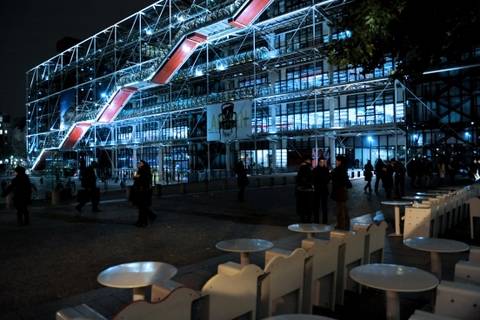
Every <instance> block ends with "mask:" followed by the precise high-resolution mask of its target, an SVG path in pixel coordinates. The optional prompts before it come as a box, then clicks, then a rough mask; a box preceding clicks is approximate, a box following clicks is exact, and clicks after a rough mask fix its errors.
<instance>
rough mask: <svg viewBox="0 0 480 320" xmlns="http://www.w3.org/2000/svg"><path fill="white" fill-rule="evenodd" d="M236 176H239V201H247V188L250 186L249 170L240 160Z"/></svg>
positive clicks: (236, 167)
mask: <svg viewBox="0 0 480 320" xmlns="http://www.w3.org/2000/svg"><path fill="white" fill-rule="evenodd" d="M234 171H235V174H236V175H237V185H238V201H240V202H243V201H245V188H246V187H247V185H248V177H247V170H245V166H244V165H243V162H242V161H241V160H240V161H238V162H237V164H236V165H235V169H234Z"/></svg>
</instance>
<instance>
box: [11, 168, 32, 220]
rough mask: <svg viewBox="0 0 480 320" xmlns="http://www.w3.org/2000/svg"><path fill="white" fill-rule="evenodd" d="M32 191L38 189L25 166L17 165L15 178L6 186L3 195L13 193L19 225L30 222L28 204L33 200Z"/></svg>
mask: <svg viewBox="0 0 480 320" xmlns="http://www.w3.org/2000/svg"><path fill="white" fill-rule="evenodd" d="M32 191H36V189H35V187H34V186H33V184H32V183H31V182H30V178H29V177H28V175H27V174H26V173H25V168H24V167H21V166H18V167H16V168H15V178H13V179H12V182H11V183H10V184H9V185H8V186H7V187H6V188H5V191H4V192H3V196H4V197H6V196H8V195H9V194H10V193H12V194H13V205H14V206H15V209H16V210H17V223H18V225H19V226H27V225H29V224H30V213H29V212H28V207H27V206H28V205H29V204H31V202H32Z"/></svg>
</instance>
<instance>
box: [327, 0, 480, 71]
mask: <svg viewBox="0 0 480 320" xmlns="http://www.w3.org/2000/svg"><path fill="white" fill-rule="evenodd" d="M332 27H334V28H335V29H336V30H339V31H342V30H350V31H351V37H350V38H348V39H345V40H337V41H332V42H331V43H329V45H328V46H327V48H326V50H327V52H326V53H327V56H328V58H329V60H330V62H331V63H334V64H338V65H341V66H346V65H348V64H351V65H355V66H362V67H363V68H364V72H371V71H372V70H373V69H374V68H375V67H377V66H380V65H382V64H383V62H384V60H385V56H387V55H389V56H391V57H393V58H394V60H395V61H396V62H397V64H398V66H397V70H396V73H397V74H396V75H397V76H403V75H410V76H416V75H419V74H421V73H422V72H423V71H425V70H428V69H429V68H431V67H437V66H441V65H453V64H456V63H459V62H460V61H462V62H463V63H466V62H468V61H466V57H465V54H468V53H471V52H473V50H474V49H475V47H479V45H480V1H479V0H458V1H438V0H436V1H433V0H421V1H418V0H390V1H388V0H357V1H353V2H352V3H350V4H348V5H346V6H345V7H344V14H343V15H342V17H341V18H339V19H338V20H336V21H335V22H333V25H332Z"/></svg>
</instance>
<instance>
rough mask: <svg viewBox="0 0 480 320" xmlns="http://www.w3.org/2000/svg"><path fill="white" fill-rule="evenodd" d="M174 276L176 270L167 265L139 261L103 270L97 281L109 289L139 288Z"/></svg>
mask: <svg viewBox="0 0 480 320" xmlns="http://www.w3.org/2000/svg"><path fill="white" fill-rule="evenodd" d="M176 274H177V268H175V267H174V266H172V265H170V264H168V263H163V262H155V261H141V262H131V263H124V264H120V265H118V266H113V267H110V268H108V269H105V270H103V271H102V272H100V274H99V275H98V277H97V281H98V282H99V283H100V284H102V285H104V286H106V287H111V288H140V287H146V286H149V285H152V284H154V283H157V282H159V281H162V280H167V279H170V278H172V277H173V276H175V275H176Z"/></svg>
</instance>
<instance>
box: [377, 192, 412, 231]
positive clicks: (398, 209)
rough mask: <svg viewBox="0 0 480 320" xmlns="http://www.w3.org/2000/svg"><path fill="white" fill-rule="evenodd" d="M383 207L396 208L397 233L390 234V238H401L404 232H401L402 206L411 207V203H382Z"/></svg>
mask: <svg viewBox="0 0 480 320" xmlns="http://www.w3.org/2000/svg"><path fill="white" fill-rule="evenodd" d="M381 203H382V204H383V205H386V206H394V207H395V233H391V234H389V236H391V237H392V236H395V237H401V236H402V231H401V230H400V206H403V207H404V206H409V205H411V204H412V202H411V201H382V202H381Z"/></svg>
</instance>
